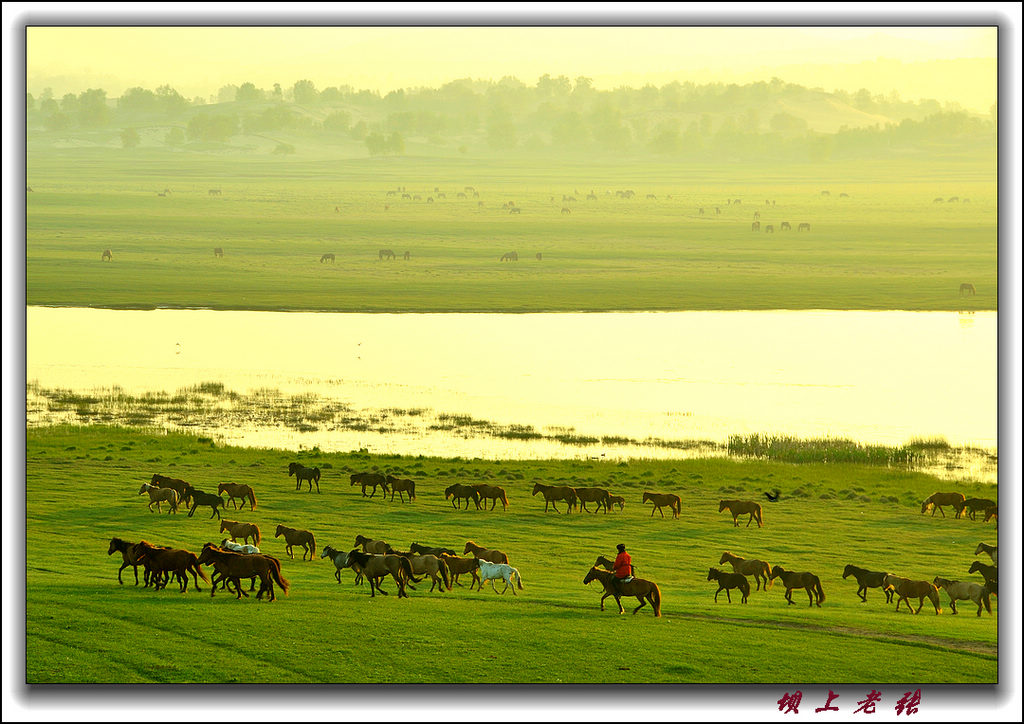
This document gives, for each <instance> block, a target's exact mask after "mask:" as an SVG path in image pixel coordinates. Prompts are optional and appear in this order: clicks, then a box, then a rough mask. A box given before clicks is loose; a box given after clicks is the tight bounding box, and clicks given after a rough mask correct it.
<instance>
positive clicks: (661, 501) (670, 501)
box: [643, 492, 683, 518]
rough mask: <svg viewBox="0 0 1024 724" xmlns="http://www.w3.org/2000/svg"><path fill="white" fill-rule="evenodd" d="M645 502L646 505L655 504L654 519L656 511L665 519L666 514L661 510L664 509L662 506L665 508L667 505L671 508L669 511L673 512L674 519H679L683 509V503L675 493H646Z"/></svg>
mask: <svg viewBox="0 0 1024 724" xmlns="http://www.w3.org/2000/svg"><path fill="white" fill-rule="evenodd" d="M643 502H644V503H647V502H651V503H654V507H653V508H651V517H652V518H653V517H654V513H655V511H657V512H659V513H661V517H662V518H664V517H665V513H664V511H662V509H661V508H662V506H665V505H667V506H668V507H669V509H670V510H671V511H672V517H673V518H678V517H679V513H680V512H681V511H682V509H683V501H682V499H681V498H680V497H679V496H678V495H676V494H675V493H651V492H645V493H644V499H643Z"/></svg>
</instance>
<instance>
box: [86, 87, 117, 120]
mask: <svg viewBox="0 0 1024 724" xmlns="http://www.w3.org/2000/svg"><path fill="white" fill-rule="evenodd" d="M109 121H110V108H108V107H107V92H106V91H105V90H103V89H102V88H90V89H89V90H87V91H85V92H84V93H82V94H80V95H79V96H78V122H79V123H80V124H81V125H82V126H84V127H85V128H101V127H103V126H105V125H107V123H108V122H109Z"/></svg>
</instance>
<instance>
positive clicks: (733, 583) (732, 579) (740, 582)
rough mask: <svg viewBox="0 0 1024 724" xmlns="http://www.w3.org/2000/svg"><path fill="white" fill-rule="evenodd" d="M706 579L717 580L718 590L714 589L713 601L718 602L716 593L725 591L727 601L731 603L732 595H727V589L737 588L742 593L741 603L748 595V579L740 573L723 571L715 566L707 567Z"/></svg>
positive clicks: (744, 601) (745, 600)
mask: <svg viewBox="0 0 1024 724" xmlns="http://www.w3.org/2000/svg"><path fill="white" fill-rule="evenodd" d="M708 580H709V581H718V590H717V591H715V603H718V594H719V593H721V592H722V591H725V597H726V599H728V601H729V603H732V596H730V595H729V590H730V589H733V588H738V589H739V590H740V593H742V594H743V600H742V601H741V603H746V602H747V597H749V596H750V581H748V580H747V577H746V576H744V575H743V574H742V573H725V572H724V571H720V570H718V569H717V568H709V569H708Z"/></svg>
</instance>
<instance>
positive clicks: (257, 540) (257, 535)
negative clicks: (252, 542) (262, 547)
mask: <svg viewBox="0 0 1024 724" xmlns="http://www.w3.org/2000/svg"><path fill="white" fill-rule="evenodd" d="M252 527H253V528H255V529H256V545H259V544H260V541H262V540H263V536H262V535H261V534H260V527H259V526H258V525H256V524H255V523H253V524H252Z"/></svg>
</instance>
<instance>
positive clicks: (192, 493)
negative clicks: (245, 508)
mask: <svg viewBox="0 0 1024 724" xmlns="http://www.w3.org/2000/svg"><path fill="white" fill-rule="evenodd" d="M188 497H190V498H192V508H191V509H190V510H189V511H188V517H189V518H191V517H192V514H193V513H195V512H196V508H198V507H199V506H200V505H209V506H210V507H211V508H212V509H213V514H212V515H211V516H210V517H211V518H212V517H213V516H214V515H216V516H217V517H218V518H220V510H218V508H223V507H224V498H222V497H220V496H219V495H214V494H213V493H204V492H203V491H202V490H199V489H198V488H193V487H192V486H191V485H190V486H189V488H188Z"/></svg>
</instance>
